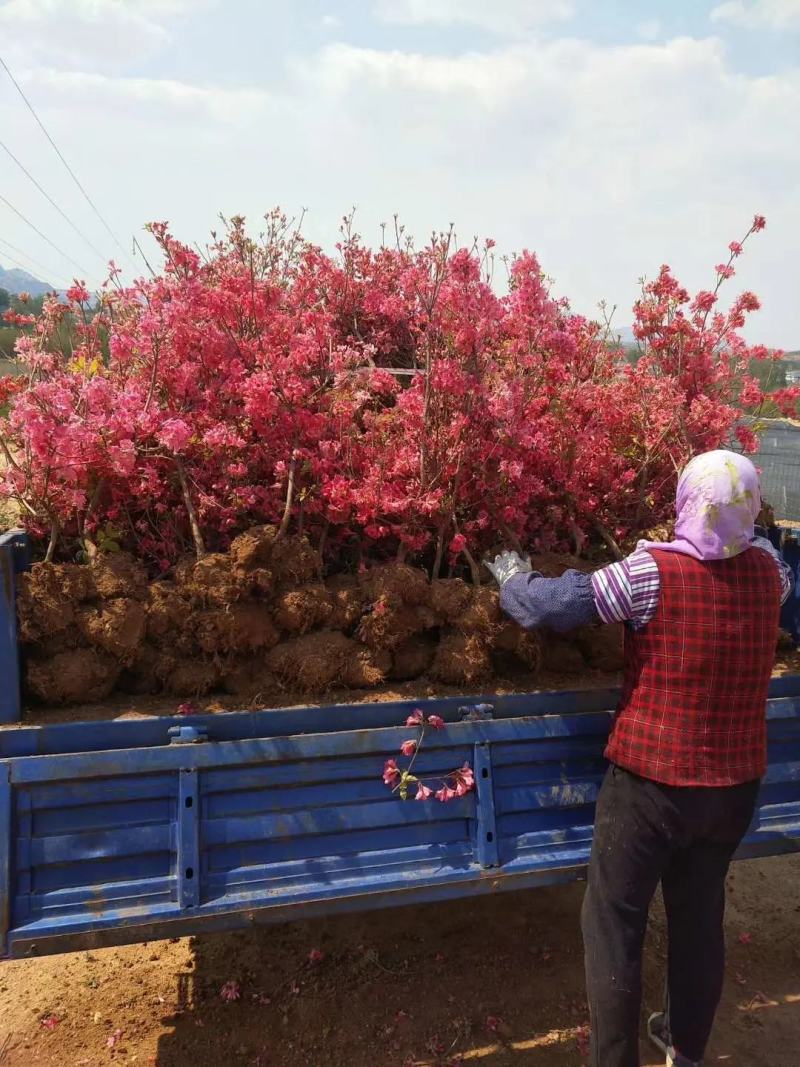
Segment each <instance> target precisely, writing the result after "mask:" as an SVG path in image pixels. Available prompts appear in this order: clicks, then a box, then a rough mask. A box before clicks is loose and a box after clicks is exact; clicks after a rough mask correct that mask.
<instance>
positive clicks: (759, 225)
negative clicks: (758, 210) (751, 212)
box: [753, 215, 767, 233]
mask: <svg viewBox="0 0 800 1067" xmlns="http://www.w3.org/2000/svg"><path fill="white" fill-rule="evenodd" d="M766 225H767V220H766V219H765V218H764V216H763V215H756V216H754V218H753V232H754V233H758V232H759V230H763V229H764V227H765V226H766Z"/></svg>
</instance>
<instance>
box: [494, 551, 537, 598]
mask: <svg viewBox="0 0 800 1067" xmlns="http://www.w3.org/2000/svg"><path fill="white" fill-rule="evenodd" d="M484 565H485V566H486V568H487V569H488V570H489V571H491V573H492V577H493V578H494V580H495V581H496V582H497V584H498V585H499V586H500V588H501V589H502V588H503V586H504V585H505V584H506V582H507V581H508V579H509V578H513V577H514V575H515V574H532V573H533V567H532V566H531V561H530V558H529V557H528V556H526V557H525V558H524V559H523V557H522V556H521V555H520V554H519V553H518V552H508V551H507V552H501V553H500V554H499V555H498V556H495V557H494V560H493V561H492V562H491V563H489V561H488V560H486V561H485V564H484Z"/></svg>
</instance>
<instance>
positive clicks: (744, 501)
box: [638, 449, 761, 560]
mask: <svg viewBox="0 0 800 1067" xmlns="http://www.w3.org/2000/svg"><path fill="white" fill-rule="evenodd" d="M760 510H761V487H760V484H759V477H758V471H757V470H756V468H755V467H754V466H753V464H752V463H751V462H750V460H749V459H747V458H746V457H745V456H740V455H739V454H738V453H737V452H728V451H726V450H725V449H717V450H716V451H714V452H704V453H703V454H702V455H700V456H695V458H694V459H693V460H692V461H691V462H690V463H688V464H687V466H686V467H685V468H684V471H683V473H682V474H681V476H680V478H679V480H678V492H677V497H676V511H677V520H676V523H675V537H674V539H673V540H672V541H669V542H667V543H664V544H660V543H659V542H657V541H640V542H639V545H638V547H639V548H644V549H648V548H656V549H660V550H661V551H662V552H682V553H683V554H684V555H686V556H693V557H694V558H695V559H700V560H713V559H730V558H731V557H732V556H738V555H739V554H740V553H741V552H744V551H745V550H746V549H747V548H749V547H750V544H751V542H752V540H753V537H754V536H755V530H754V526H755V520H756V517H757V516H758V513H759V511H760Z"/></svg>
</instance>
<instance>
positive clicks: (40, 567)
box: [16, 563, 95, 644]
mask: <svg viewBox="0 0 800 1067" xmlns="http://www.w3.org/2000/svg"><path fill="white" fill-rule="evenodd" d="M16 586H17V626H18V633H19V637H20V640H21V641H22V642H23V643H24V644H34V643H35V642H37V641H42V640H44V639H45V638H49V637H55V636H57V635H59V634H62V633H64V632H65V631H67V630H70V629H72V628H73V627H74V625H75V610H76V608H77V607H78V606H79V605H80V604H83V603H84V602H86V601H88V600H91V599H92V598H93V597H94V595H95V591H94V585H93V583H92V576H91V574H90V572H89V568H88V567H81V566H78V565H77V564H54V563H37V564H34V566H33V567H32V568H31V570H30V571H28V572H27V573H25V574H20V575H18V576H17V582H16Z"/></svg>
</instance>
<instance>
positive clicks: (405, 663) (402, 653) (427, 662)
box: [389, 634, 437, 682]
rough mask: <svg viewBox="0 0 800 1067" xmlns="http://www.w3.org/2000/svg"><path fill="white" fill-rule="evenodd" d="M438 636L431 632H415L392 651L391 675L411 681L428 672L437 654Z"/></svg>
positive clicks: (393, 677) (399, 680)
mask: <svg viewBox="0 0 800 1067" xmlns="http://www.w3.org/2000/svg"><path fill="white" fill-rule="evenodd" d="M436 645H437V641H436V638H435V637H433V636H431V635H429V634H413V635H412V636H411V637H409V638H407V639H406V640H405V641H403V643H402V644H401V645H398V647H397V648H396V649H395V650H394V652H393V653H392V669H391V671H390V673H389V677H390V678H392V679H394V680H395V681H398V682H410V681H413V680H414V679H415V678H421V677H422V675H423V674H427V672H428V671H429V670H430V668H431V665H432V663H433V657H434V656H435V654H436Z"/></svg>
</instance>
